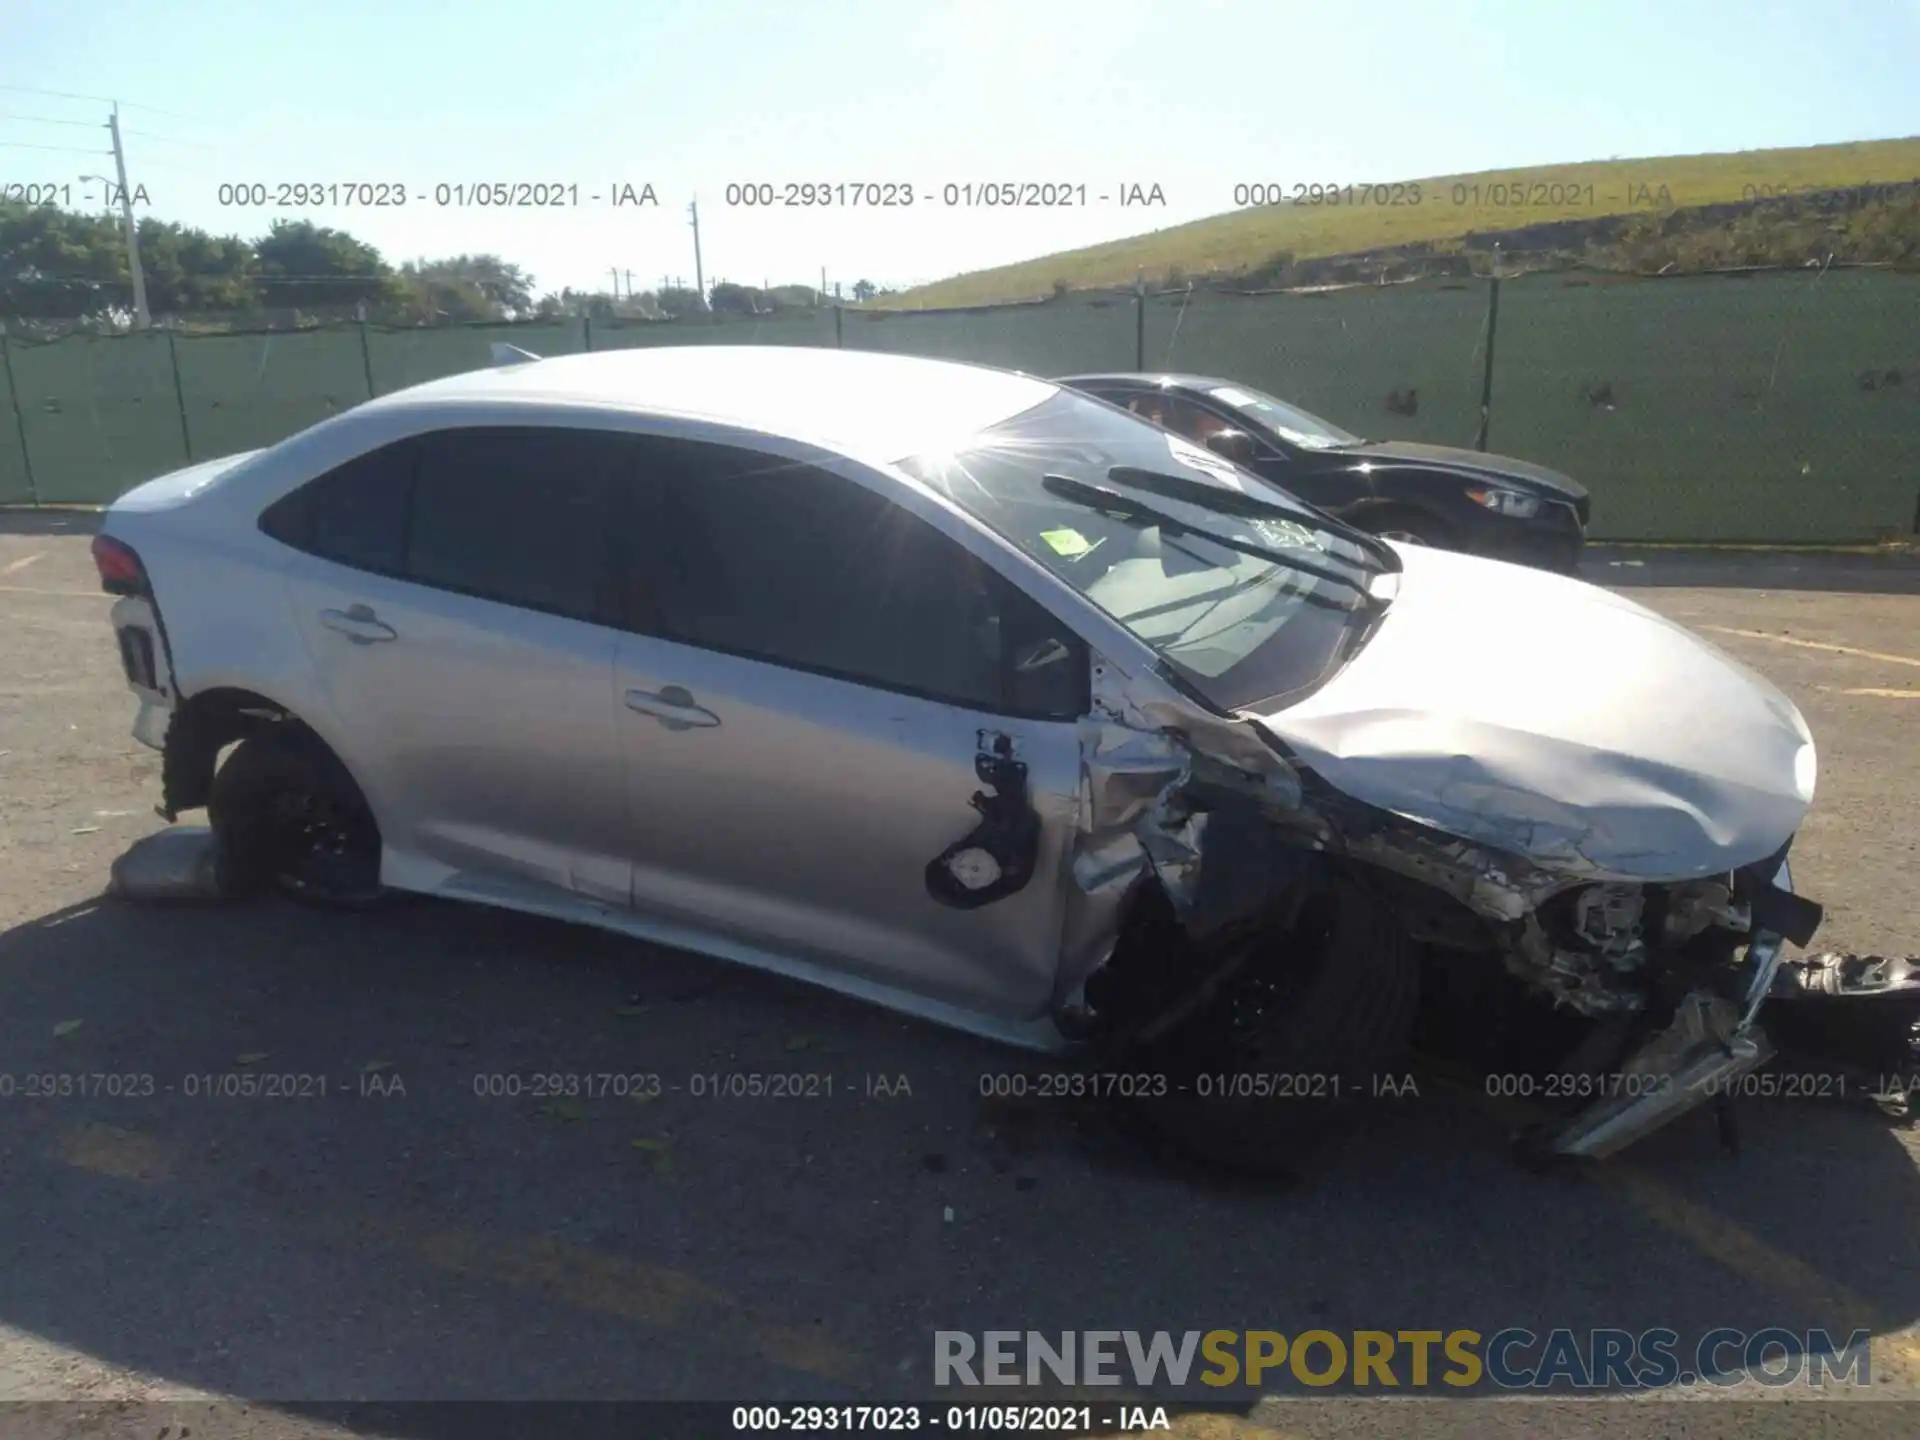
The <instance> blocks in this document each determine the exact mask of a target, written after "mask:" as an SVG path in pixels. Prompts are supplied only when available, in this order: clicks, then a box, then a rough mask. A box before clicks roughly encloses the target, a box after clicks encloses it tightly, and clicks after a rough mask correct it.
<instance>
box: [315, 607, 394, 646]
mask: <svg viewBox="0 0 1920 1440" xmlns="http://www.w3.org/2000/svg"><path fill="white" fill-rule="evenodd" d="M320 623H321V624H322V625H324V626H326V627H327V629H329V630H337V631H339V632H340V633H341V634H342V635H344V636H346V637H347V638H348V639H349V640H351V641H353V643H354V644H356V645H372V644H373V643H375V642H376V641H380V640H397V639H399V638H400V634H399V632H398V631H397V630H395V629H394V628H393V627H392V626H391V625H389V624H387V623H386V622H385V621H383V620H382V619H381V618H380V617H379V616H378V615H375V614H374V613H373V607H372V606H371V605H349V606H348V607H347V608H346V609H344V610H322V611H321V612H320Z"/></svg>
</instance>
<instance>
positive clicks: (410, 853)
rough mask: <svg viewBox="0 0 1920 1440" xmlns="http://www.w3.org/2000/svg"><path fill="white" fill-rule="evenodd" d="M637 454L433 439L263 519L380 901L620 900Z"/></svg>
mask: <svg viewBox="0 0 1920 1440" xmlns="http://www.w3.org/2000/svg"><path fill="white" fill-rule="evenodd" d="M628 443H629V442H627V441H626V440H625V438H624V437H622V436H620V435H617V434H612V433H608V432H602V431H594V430H581V429H566V428H541V427H476V428H462V429H453V430H441V431H435V432H432V433H430V434H426V435H420V436H416V437H414V438H412V439H410V440H406V441H403V442H401V443H399V444H397V445H393V446H389V447H386V448H384V449H381V450H377V451H374V452H373V453H371V454H370V455H366V456H363V457H361V458H360V459H358V460H355V461H351V462H349V463H348V464H346V465H344V466H342V467H340V468H339V469H338V470H336V471H334V472H332V473H331V474H330V475H327V476H323V477H321V478H320V479H318V480H316V481H314V482H312V483H311V484H310V485H309V486H307V487H305V488H304V489H303V490H300V491H296V492H295V493H294V495H293V496H291V497H289V499H288V500H287V501H284V502H282V503H281V505H278V506H276V507H274V509H273V510H272V511H270V512H269V514H268V516H267V518H266V522H265V525H264V528H266V529H267V530H268V532H269V533H270V534H275V535H276V536H277V537H278V538H281V539H283V540H287V541H289V542H290V543H292V544H293V545H294V546H295V547H296V548H297V550H298V551H299V552H300V553H298V554H297V555H296V556H295V557H294V559H293V561H292V563H290V564H289V566H288V569H289V571H290V579H289V582H288V587H289V593H290V596H291V599H292V603H293V606H294V609H295V613H296V617H297V620H298V623H299V625H300V627H301V631H302V634H303V636H304V638H305V641H306V645H307V649H308V653H309V655H310V657H311V660H312V663H313V667H314V672H315V677H316V679H317V682H318V686H319V689H320V691H321V693H322V695H323V696H324V700H325V705H326V708H327V712H328V714H327V720H328V729H329V730H330V732H331V735H330V738H333V739H334V741H335V743H336V745H337V747H338V748H339V749H340V750H341V752H342V758H344V759H345V760H346V762H347V764H348V766H349V768H350V769H351V770H352V771H353V773H354V775H355V776H356V778H358V779H359V781H360V783H361V785H362V787H363V788H364V789H365V790H366V792H367V794H368V797H369V799H370V800H371V802H372V803H373V806H374V809H375V811H376V813H377V815H378V818H379V820H380V824H381V828H382V832H383V838H384V839H385V841H386V844H387V847H388V860H387V863H388V874H387V876H386V878H387V879H388V881H389V883H395V884H405V885H408V886H410V887H413V888H420V889H434V888H438V887H439V886H440V885H441V884H444V883H446V882H447V881H449V880H452V879H455V878H456V877H459V878H460V879H462V880H463V881H465V882H467V883H468V884H472V883H475V882H479V883H482V884H497V883H499V882H501V881H505V882H508V883H509V884H518V885H522V886H524V885H527V884H532V885H534V886H536V887H544V888H550V889H553V890H560V891H570V892H574V893H576V894H580V895H585V896H590V897H593V898H597V899H601V900H606V901H611V902H615V903H619V904H624V903H626V901H627V899H628V896H629V889H628V875H629V870H628V865H627V861H626V858H625V856H624V855H623V854H622V853H621V848H622V844H623V841H624V833H623V832H624V819H625V813H624V799H623V797H622V795H621V791H620V785H619V774H620V760H619V754H618V749H617V746H616V741H615V735H614V730H613V661H614V651H615V648H616V646H617V644H618V641H619V635H618V632H617V630H616V629H615V628H614V627H613V626H612V625H611V624H610V623H609V615H610V609H611V605H610V599H609V596H610V582H611V577H612V575H613V573H614V564H613V555H612V549H611V547H612V544H613V535H614V532H615V526H614V524H613V521H612V512H611V509H610V507H611V505H612V504H613V503H614V501H615V500H616V499H617V498H618V496H619V495H620V493H621V490H622V487H623V485H624V484H625V481H626V479H627V478H628V477H629V476H630V474H631V451H630V449H629V448H628Z"/></svg>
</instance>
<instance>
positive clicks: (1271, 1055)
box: [1141, 879, 1420, 1174]
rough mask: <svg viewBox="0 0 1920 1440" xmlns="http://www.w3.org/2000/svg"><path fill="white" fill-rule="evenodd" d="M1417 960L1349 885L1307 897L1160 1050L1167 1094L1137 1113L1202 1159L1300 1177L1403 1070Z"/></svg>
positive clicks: (1153, 1057) (1382, 912) (1157, 1061)
mask: <svg viewBox="0 0 1920 1440" xmlns="http://www.w3.org/2000/svg"><path fill="white" fill-rule="evenodd" d="M1419 991H1420V961H1419V952H1418V949H1417V947H1416V946H1415V944H1414V942H1413V941H1412V939H1411V938H1410V937H1409V936H1408V935H1407V934H1406V931H1405V929H1404V928H1403V927H1402V926H1401V925H1400V924H1399V923H1398V921H1397V920H1396V919H1395V918H1394V915H1393V913H1392V911H1391V909H1390V908H1389V907H1388V906H1386V905H1385V904H1384V903H1383V902H1382V901H1381V900H1380V899H1379V898H1378V897H1377V896H1375V895H1373V894H1372V893H1371V892H1370V891H1368V890H1367V889H1366V888H1364V887H1363V886H1361V885H1360V884H1358V883H1356V882H1354V881H1352V880H1350V879H1343V880H1340V881H1337V882H1336V883H1334V884H1332V885H1330V886H1328V887H1327V888H1326V889H1325V890H1323V891H1321V892H1320V893H1319V894H1317V895H1316V896H1314V897H1313V898H1312V899H1310V900H1309V901H1308V902H1307V903H1306V906H1305V908H1304V909H1303V911H1302V912H1301V914H1300V917H1299V919H1298V921H1297V923H1296V924H1295V925H1294V926H1293V928H1292V929H1291V930H1289V931H1287V932H1286V933H1284V934H1282V935H1278V936H1274V937H1272V938H1270V939H1266V940H1263V941H1261V942H1259V949H1258V950H1257V951H1256V953H1254V954H1253V955H1252V956H1251V957H1250V958H1249V961H1248V964H1247V966H1246V968H1245V969H1244V970H1242V971H1241V972H1240V973H1239V974H1238V975H1237V976H1236V977H1235V978H1234V979H1233V981H1232V982H1230V984H1229V986H1228V988H1227V990H1226V991H1225V992H1224V993H1223V994H1222V995H1221V996H1220V998H1219V999H1218V1000H1217V1001H1215V1003H1214V1004H1212V1005H1211V1006H1209V1007H1208V1008H1207V1009H1206V1010H1204V1011H1202V1012H1201V1013H1200V1014H1198V1015H1196V1016H1194V1017H1193V1018H1192V1019H1191V1020H1189V1021H1187V1022H1186V1023H1184V1024H1183V1025H1181V1026H1180V1027H1179V1028H1177V1029H1176V1030H1174V1031H1173V1032H1172V1033H1170V1034H1169V1035H1167V1036H1165V1037H1164V1038H1163V1039H1162V1040H1160V1041H1159V1042H1157V1044H1156V1045H1155V1047H1154V1048H1153V1051H1152V1053H1151V1054H1150V1055H1149V1056H1148V1057H1147V1063H1148V1064H1149V1065H1150V1066H1151V1067H1152V1068H1153V1069H1154V1070H1155V1071H1156V1072H1158V1073H1162V1074H1165V1075H1166V1076H1167V1079H1168V1082H1169V1083H1168V1093H1167V1094H1166V1095H1164V1096H1159V1097H1155V1098H1154V1099H1151V1100H1148V1101H1146V1102H1144V1103H1143V1105H1142V1107H1141V1109H1142V1116H1143V1118H1144V1119H1145V1120H1146V1121H1147V1123H1148V1124H1149V1125H1151V1126H1152V1127H1153V1128H1154V1129H1155V1130H1156V1131H1158V1132H1159V1133H1160V1134H1161V1135H1162V1136H1163V1137H1165V1138H1166V1139H1167V1140H1168V1141H1169V1142H1171V1143H1172V1144H1173V1145H1174V1146H1176V1147H1177V1148H1179V1149H1181V1150H1183V1151H1185V1152H1187V1153H1188V1154H1190V1155H1192V1156H1194V1157H1195V1158H1197V1159H1200V1160H1204V1161H1206V1162H1209V1163H1211V1164H1215V1165H1219V1166H1222V1167H1224V1168H1227V1169H1232V1170H1238V1171H1242V1172H1245V1173H1249V1174H1275V1173H1281V1172H1285V1171H1287V1170H1290V1169H1292V1168H1294V1167H1295V1166H1296V1165H1297V1164H1298V1163H1299V1162H1300V1161H1302V1160H1303V1159H1304V1158H1305V1157H1306V1156H1307V1154H1308V1153H1309V1152H1310V1151H1311V1150H1312V1149H1313V1148H1314V1146H1315V1145H1316V1144H1318V1143H1319V1142H1321V1141H1324V1140H1325V1139H1327V1138H1328V1137H1329V1136H1330V1135H1331V1134H1332V1133H1333V1132H1334V1131H1336V1130H1338V1129H1339V1128H1341V1127H1342V1126H1343V1125H1346V1124H1348V1123H1350V1122H1351V1121H1352V1120H1353V1119H1354V1118H1355V1117H1356V1113H1357V1112H1358V1111H1360V1110H1361V1109H1363V1108H1364V1107H1365V1106H1366V1105H1367V1104H1368V1102H1369V1101H1371V1100H1372V1099H1373V1098H1374V1096H1375V1095H1376V1093H1378V1085H1379V1082H1380V1081H1381V1080H1382V1078H1383V1077H1390V1076H1392V1075H1393V1074H1394V1072H1393V1071H1392V1070H1391V1069H1390V1067H1392V1066H1394V1065H1396V1064H1397V1063H1400V1062H1402V1061H1403V1060H1404V1058H1405V1056H1406V1053H1407V1044H1408V1039H1409V1036H1410V1035H1411V1033H1412V1029H1413V1021H1414V1014H1415V1011H1416V1009H1417V1006H1418V1001H1419Z"/></svg>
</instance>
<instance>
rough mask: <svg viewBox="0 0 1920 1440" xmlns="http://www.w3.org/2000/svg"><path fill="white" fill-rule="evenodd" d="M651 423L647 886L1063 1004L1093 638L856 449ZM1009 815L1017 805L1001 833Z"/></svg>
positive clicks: (1000, 1006) (708, 918)
mask: <svg viewBox="0 0 1920 1440" xmlns="http://www.w3.org/2000/svg"><path fill="white" fill-rule="evenodd" d="M649 444H650V445H651V446H652V454H651V458H650V461H649V464H648V466H647V470H646V475H647V483H646V485H645V487H644V488H643V490H642V492H641V493H642V495H643V497H644V498H643V511H644V513H643V514H642V515H640V516H638V517H637V518H636V522H635V523H636V530H635V536H636V552H637V554H636V570H635V576H636V579H637V580H638V582H639V584H638V585H637V586H636V595H635V597H634V607H635V608H634V610H633V611H632V618H631V633H630V634H629V635H628V636H627V637H626V638H625V639H624V640H623V641H622V643H621V645H620V649H619V656H618V672H619V674H618V680H617V689H618V692H619V712H620V713H619V719H620V728H621V744H622V747H623V749H624V752H625V756H626V761H627V783H628V787H629V791H630V796H631V811H632V816H633V822H632V824H633V830H632V838H631V842H630V845H629V852H628V853H629V854H630V855H631V856H632V858H633V861H634V898H635V903H636V905H639V906H641V907H643V908H645V909H647V910H649V911H652V912H655V913H658V914H662V915H665V916H668V917H669V918H674V919H678V920H681V921H683V922H684V921H691V922H693V923H695V924H697V925H699V926H701V927H703V928H706V929H709V930H711V931H714V932H717V933H721V934H724V935H727V936H729V937H732V938H734V939H736V940H740V941H744V942H747V943H750V944H754V945H757V946H760V947H762V948H766V949H771V950H774V951H776V952H778V953H781V954H785V955H788V956H791V957H795V958H799V959H802V960H804V961H809V962H812V963H816V964H824V965H827V966H830V967H833V968H835V969H838V970H840V971H842V972H844V973H848V974H851V975H854V976H857V977H861V978H864V979H867V980H872V981H878V982H880V983H884V984H888V985H891V986H896V987H900V988H903V989H906V990H909V991H914V992H918V993H920V994H923V995H926V996H929V997H932V998H935V999H939V1000H945V1001H949V1002H957V1003H961V1004H965V1005H968V1006H973V1007H980V1008H984V1009H988V1010H991V1011H994V1012H996V1013H999V1014H1003V1015H1006V1016H1010V1017H1026V1016H1033V1015H1037V1014H1039V1013H1042V1012H1043V1011H1044V1009H1045V1007H1046V1005H1047V1003H1048V1001H1049V999H1050V997H1051V992H1052V985H1053V980H1054V968H1055V964H1056V958H1057V955H1058V950H1059V945H1060V934H1061V924H1062V919H1063V909H1062V901H1063V892H1062V885H1063V883H1064V880H1065V875H1064V869H1063V865H1064V861H1065V857H1066V854H1067V850H1066V845H1067V840H1068V837H1069V836H1070V834H1071V833H1072V827H1073V823H1074V806H1075V799H1076V796H1077V793H1078V785H1079V743H1078V738H1077V733H1076V728H1075V719H1076V717H1078V716H1079V715H1080V714H1082V713H1083V712H1084V711H1085V709H1086V708H1087V698H1086V689H1087V679H1088V669H1087V657H1086V651H1085V648H1084V646H1083V645H1082V644H1081V643H1080V642H1079V641H1078V640H1077V639H1076V638H1075V637H1074V636H1073V635H1072V634H1071V633H1069V632H1067V631H1066V630H1065V628H1064V627H1062V626H1060V625H1059V624H1058V623H1057V622H1056V621H1054V620H1053V618H1052V617H1051V616H1049V615H1048V614H1046V613H1045V612H1044V611H1043V610H1041V609H1040V608H1039V607H1038V606H1037V605H1036V604H1035V603H1034V602H1033V601H1032V600H1031V599H1029V598H1028V597H1027V596H1026V595H1025V594H1024V593H1022V592H1020V591H1019V590H1017V589H1016V588H1015V587H1014V586H1013V585H1012V584H1011V583H1009V582H1008V581H1007V580H1005V579H1004V578H1003V577H1002V576H1001V575H999V574H998V573H997V572H995V571H993V570H992V569H991V568H990V567H988V566H986V565H985V564H984V563H982V562H981V561H980V560H979V559H978V558H977V557H975V556H974V555H972V554H971V553H969V551H968V550H967V549H966V548H965V547H964V546H963V545H962V544H961V543H960V542H959V541H957V540H956V539H954V538H953V537H952V536H950V535H949V534H947V533H944V532H943V531H942V530H940V529H938V528H936V526H935V525H934V524H933V523H931V522H930V521H929V520H927V519H925V518H923V517H922V516H920V515H917V514H914V513H911V512H910V511H909V510H908V509H906V508H904V507H903V506H902V505H901V504H900V503H898V502H897V501H896V500H895V499H893V498H891V497H890V496H887V495H884V494H882V493H880V492H879V491H877V490H873V489H868V488H866V487H865V486H863V485H861V484H860V483H858V482H857V481H856V480H855V479H853V478H850V475H849V474H840V473H833V472H831V471H829V470H826V469H821V468H814V467H812V466H808V465H799V464H793V463H789V462H787V461H784V460H781V459H778V458H776V457H773V456H769V455H764V454H760V453H757V452H754V451H751V450H746V449H738V448H732V447H725V446H719V445H712V444H705V443H696V442H689V441H681V440H668V439H661V440H658V441H654V442H649ZM875 478H876V480H877V481H878V483H879V484H881V485H883V486H884V485H890V484H891V482H889V481H887V480H885V479H884V477H875ZM1003 761H1010V762H1012V763H1011V766H1008V765H1006V764H1003V763H1001V762H1003ZM1016 775H1017V776H1018V779H1017V780H1016V779H1015V776H1016ZM1023 787H1024V795H1025V799H1024V800H1021V799H1020V797H1019V794H1018V792H1019V791H1020V790H1021V789H1022V788H1023ZM976 795H982V796H985V797H987V798H986V800H985V801H984V802H983V803H985V804H986V806H987V811H986V812H983V811H982V810H980V809H978V808H976V807H975V805H974V803H973V799H974V797H975V796H976ZM988 815H997V816H998V817H999V821H1000V826H999V828H998V829H996V830H994V833H993V834H992V835H989V836H986V837H984V838H982V837H981V836H980V834H979V833H978V832H980V830H981V827H982V825H983V821H984V820H985V819H986V818H987V817H988ZM1022 826H1025V827H1026V828H1025V830H1024V832H1023V831H1022ZM989 828H990V829H991V828H993V827H989ZM1023 834H1024V838H1022V836H1023ZM970 837H972V839H974V840H978V841H979V843H978V844H973V843H970ZM1023 850H1024V854H1023V853H1022V851H1023ZM1023 866H1024V872H1025V873H1024V874H1023V873H1021V872H1022V868H1023ZM930 867H932V868H931V870H930ZM970 886H972V887H976V888H971V889H970V888H969V887H970Z"/></svg>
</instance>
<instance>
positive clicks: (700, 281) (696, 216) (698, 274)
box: [687, 200, 707, 310]
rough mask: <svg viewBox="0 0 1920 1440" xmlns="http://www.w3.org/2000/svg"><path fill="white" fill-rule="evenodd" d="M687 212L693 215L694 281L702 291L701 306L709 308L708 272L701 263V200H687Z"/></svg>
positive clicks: (695, 285) (696, 286) (695, 286)
mask: <svg viewBox="0 0 1920 1440" xmlns="http://www.w3.org/2000/svg"><path fill="white" fill-rule="evenodd" d="M687 213H688V214H689V215H691V216H692V217H693V283H694V288H695V289H697V290H698V291H699V292H700V308H701V309H702V310H705V309H706V308H707V278H706V277H707V272H706V270H705V268H704V267H703V266H702V265H701V263H700V202H699V201H698V200H690V201H688V202H687Z"/></svg>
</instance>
